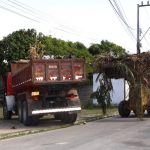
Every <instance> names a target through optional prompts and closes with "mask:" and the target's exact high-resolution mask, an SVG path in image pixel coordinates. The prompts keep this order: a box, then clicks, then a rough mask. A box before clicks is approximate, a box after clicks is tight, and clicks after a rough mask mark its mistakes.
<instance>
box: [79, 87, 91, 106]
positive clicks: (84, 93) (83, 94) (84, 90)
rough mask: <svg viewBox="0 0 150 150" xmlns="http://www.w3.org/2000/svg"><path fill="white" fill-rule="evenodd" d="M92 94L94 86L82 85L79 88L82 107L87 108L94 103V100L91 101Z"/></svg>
mask: <svg viewBox="0 0 150 150" xmlns="http://www.w3.org/2000/svg"><path fill="white" fill-rule="evenodd" d="M92 92H93V85H82V86H80V87H78V94H79V97H80V101H81V105H82V106H86V105H88V104H91V103H92V99H90V95H91V93H92Z"/></svg>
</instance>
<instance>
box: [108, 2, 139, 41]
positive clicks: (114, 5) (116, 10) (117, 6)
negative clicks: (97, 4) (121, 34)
mask: <svg viewBox="0 0 150 150" xmlns="http://www.w3.org/2000/svg"><path fill="white" fill-rule="evenodd" d="M113 2H114V4H113V3H112V1H111V0H109V3H110V4H111V6H112V8H113V10H114V11H115V13H116V15H117V16H118V17H119V20H121V21H122V22H123V23H124V25H125V26H126V28H124V29H125V30H127V31H128V32H129V33H130V37H131V36H132V39H134V40H136V37H135V36H134V34H133V33H132V31H131V30H130V26H129V25H128V23H127V21H126V20H125V18H124V17H123V13H122V12H121V10H120V7H119V5H118V4H117V2H116V1H115V0H113ZM122 22H121V23H122ZM123 27H124V26H123Z"/></svg>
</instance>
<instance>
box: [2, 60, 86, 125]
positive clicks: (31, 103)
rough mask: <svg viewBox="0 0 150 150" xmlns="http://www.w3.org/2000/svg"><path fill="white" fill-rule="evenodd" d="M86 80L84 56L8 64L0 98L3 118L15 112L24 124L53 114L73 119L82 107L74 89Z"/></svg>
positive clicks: (68, 119)
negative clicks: (9, 66) (81, 57)
mask: <svg viewBox="0 0 150 150" xmlns="http://www.w3.org/2000/svg"><path fill="white" fill-rule="evenodd" d="M85 81H86V73H85V61H84V60H83V59H77V58H71V59H48V60H42V59H40V60H25V61H24V60H20V61H16V62H14V63H12V64H11V72H9V73H8V75H7V81H6V83H5V84H4V85H6V86H1V87H2V88H1V89H2V90H1V93H0V99H1V100H2V104H3V114H4V118H5V119H11V116H12V114H14V113H15V114H17V115H18V118H19V121H20V122H21V123H23V124H24V125H27V126H29V125H35V124H37V123H38V120H39V118H40V117H42V116H43V115H45V114H53V115H54V117H55V119H59V120H61V121H62V122H64V123H73V122H75V121H76V118H77V112H78V111H80V110H81V106H80V99H79V95H78V92H77V88H78V86H79V84H82V83H84V82H85Z"/></svg>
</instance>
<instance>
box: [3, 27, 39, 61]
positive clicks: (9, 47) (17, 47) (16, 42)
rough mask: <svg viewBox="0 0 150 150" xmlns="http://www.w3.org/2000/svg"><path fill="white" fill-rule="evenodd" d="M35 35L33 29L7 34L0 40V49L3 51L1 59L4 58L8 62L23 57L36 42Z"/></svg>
mask: <svg viewBox="0 0 150 150" xmlns="http://www.w3.org/2000/svg"><path fill="white" fill-rule="evenodd" d="M36 37H37V33H36V31H35V30H34V29H28V30H19V31H15V32H13V33H12V34H9V35H8V36H7V37H5V38H4V39H3V40H2V41H0V51H1V52H3V58H2V59H6V60H7V61H8V62H10V61H12V60H18V59H25V58H26V57H27V56H28V50H29V48H30V46H31V45H33V44H34V43H35V42H36ZM1 61H2V60H1Z"/></svg>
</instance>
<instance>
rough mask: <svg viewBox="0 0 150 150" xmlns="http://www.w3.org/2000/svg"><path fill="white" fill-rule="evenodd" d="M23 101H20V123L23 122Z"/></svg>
mask: <svg viewBox="0 0 150 150" xmlns="http://www.w3.org/2000/svg"><path fill="white" fill-rule="evenodd" d="M22 105H23V104H22V101H20V100H19V101H18V118H19V121H20V123H22V122H23V106H22Z"/></svg>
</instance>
